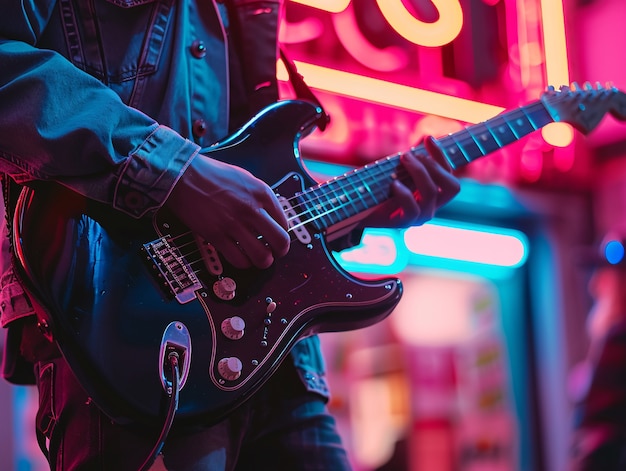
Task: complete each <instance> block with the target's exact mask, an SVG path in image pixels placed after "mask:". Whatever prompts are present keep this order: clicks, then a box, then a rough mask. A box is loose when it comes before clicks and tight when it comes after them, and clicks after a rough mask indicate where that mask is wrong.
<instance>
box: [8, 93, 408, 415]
mask: <svg viewBox="0 0 626 471" xmlns="http://www.w3.org/2000/svg"><path fill="white" fill-rule="evenodd" d="M319 111H320V110H319V109H318V108H316V107H315V106H313V105H311V104H308V103H305V102H300V101H286V102H281V103H278V104H276V105H275V106H272V107H270V108H267V109H266V110H264V111H263V112H262V113H261V114H260V115H258V116H257V117H256V118H254V119H253V120H252V121H251V122H250V123H248V125H246V126H245V127H244V128H243V129H242V130H241V131H239V132H238V133H237V134H235V135H233V136H231V137H230V138H229V139H228V140H226V141H224V142H222V143H220V144H218V145H216V146H215V147H211V148H209V149H205V153H206V154H208V155H210V156H211V157H213V158H217V159H220V160H223V161H226V162H229V163H234V164H237V165H240V166H243V167H245V168H246V169H248V170H249V171H250V172H252V173H253V174H254V175H256V176H257V177H259V178H261V179H263V180H264V181H266V182H268V183H269V184H271V185H272V186H273V188H274V189H275V191H276V193H277V194H278V195H279V196H281V197H284V198H285V199H286V200H291V199H293V197H294V196H295V195H297V194H298V193H300V192H302V191H303V190H304V189H306V188H308V187H310V186H312V185H315V184H316V182H314V181H313V180H312V179H311V178H310V176H308V175H307V173H306V171H305V170H304V168H303V167H302V165H301V161H300V156H299V140H300V138H301V137H302V135H304V134H305V133H308V131H309V130H310V129H311V127H312V126H313V123H314V122H315V120H316V119H317V118H318V117H319ZM285 204H287V205H288V204H289V203H285ZM286 211H287V212H289V211H290V209H289V207H288V206H287V207H286ZM14 227H15V232H16V234H15V249H16V255H17V258H18V260H19V262H20V265H21V267H20V268H21V274H22V278H23V279H24V281H25V283H27V284H28V285H29V286H30V287H31V289H32V290H33V291H34V293H35V294H36V297H37V299H38V300H39V302H40V303H41V304H42V305H43V306H45V307H46V310H47V312H48V315H49V318H50V319H49V321H50V323H51V326H52V331H53V334H54V337H55V339H56V341H57V342H58V344H59V346H60V349H61V351H62V353H63V355H64V356H65V358H66V359H67V360H68V362H69V364H70V365H71V367H72V369H73V371H74V372H75V374H76V376H77V378H78V379H79V381H80V382H81V383H82V384H83V385H84V387H85V388H86V390H87V391H88V393H89V394H90V395H91V396H92V397H93V399H94V400H95V401H96V403H97V404H98V405H99V406H100V407H101V408H102V409H103V410H104V411H105V412H106V413H107V414H108V415H109V416H110V417H111V418H113V419H115V420H117V421H119V422H124V423H142V424H148V425H151V424H153V423H160V421H161V420H162V419H161V416H160V414H161V413H162V407H163V403H164V397H165V396H164V394H165V393H164V387H163V376H162V372H161V370H162V365H163V344H164V341H165V340H167V338H169V337H168V336H169V335H170V333H171V329H174V330H175V331H176V330H177V329H178V330H180V331H183V332H184V331H186V332H188V335H189V338H190V339H191V340H190V341H191V345H190V350H191V351H190V352H187V353H186V355H187V356H186V357H185V358H184V362H185V366H187V367H188V370H187V372H186V373H185V375H186V382H185V384H184V387H183V389H182V390H181V392H180V403H179V409H178V413H177V418H176V423H177V424H183V425H184V424H194V423H197V422H200V421H201V422H203V423H214V422H217V421H218V420H220V419H221V418H223V417H224V416H225V415H226V414H227V413H228V412H230V411H232V410H233V409H234V408H236V407H237V406H239V405H240V404H241V403H242V402H243V401H245V400H246V399H247V398H249V397H250V396H251V395H252V394H254V392H256V391H257V390H258V389H259V388H260V387H261V385H262V384H263V383H264V382H265V381H266V380H267V379H269V377H270V376H271V375H272V374H273V373H274V371H275V370H276V368H277V367H278V365H279V364H280V363H281V361H282V360H283V359H284V358H285V357H286V356H287V354H288V353H289V351H290V349H291V347H292V346H293V345H294V344H295V343H296V342H297V341H298V340H299V339H301V338H303V337H305V336H308V335H312V334H314V333H318V332H325V331H341V330H351V329H357V328H361V327H365V326H367V325H370V324H373V323H375V322H378V321H380V320H381V319H383V318H384V317H386V316H387V315H388V314H389V313H390V312H391V311H392V310H393V308H394V307H395V306H396V305H397V303H398V301H399V300H400V297H401V293H402V288H401V284H400V282H399V280H397V279H382V280H376V281H364V280H360V279H358V278H356V277H354V276H352V275H350V274H348V273H347V272H345V271H344V270H343V269H342V268H341V267H340V266H338V265H337V263H336V261H335V260H334V258H333V256H332V254H331V253H330V251H329V249H328V248H327V246H326V243H325V239H324V231H323V230H322V229H320V228H319V227H318V226H317V225H316V224H315V223H314V222H306V223H305V224H303V225H302V229H300V230H294V231H292V243H291V249H290V252H289V253H288V255H287V256H285V257H283V258H281V259H279V260H276V261H275V263H274V264H273V265H272V266H271V267H270V268H269V269H267V270H258V269H250V270H237V269H235V268H233V267H232V266H230V265H228V264H227V263H226V262H225V261H224V260H221V259H219V255H218V254H217V255H216V254H215V253H213V252H211V251H210V249H208V248H207V247H204V245H203V244H202V242H198V241H197V240H195V238H194V236H193V234H189V233H188V231H186V229H185V228H184V227H182V226H181V225H180V223H178V222H177V221H176V220H175V219H174V218H173V217H171V216H170V215H169V214H167V213H166V212H165V211H160V212H158V213H157V215H156V216H155V217H154V218H152V219H150V220H135V219H132V218H130V217H126V216H124V215H122V214H121V213H119V212H116V211H113V210H110V209H105V208H103V207H100V206H99V205H98V204H95V203H93V202H91V201H88V200H86V199H85V198H83V197H82V196H80V195H77V194H75V193H73V192H71V191H69V190H67V189H65V188H62V187H60V186H58V185H56V184H42V185H40V186H38V187H34V188H26V189H24V190H23V191H22V194H21V195H20V200H19V202H18V208H17V210H16V215H15V226H14ZM153 241H157V242H156V243H155V244H153ZM163 244H165V245H166V246H167V245H168V244H172V246H174V248H171V247H169V246H168V248H167V250H168V252H167V253H166V254H165V256H164V257H163V259H162V260H161V259H159V258H158V254H159V253H160V252H159V250H160V249H159V248H158V247H160V246H161V245H163ZM155 253H157V255H155ZM216 258H217V261H215V260H216ZM168 259H174V261H173V262H170V261H168ZM160 261H163V263H165V264H166V267H165V269H164V268H163V263H160ZM170 263H171V264H170ZM189 267H191V274H190V273H187V274H184V276H182V281H181V280H180V279H179V278H181V277H180V273H179V270H180V269H182V270H183V272H184V269H185V268H189ZM194 276H195V277H197V279H194ZM168 277H173V278H175V282H174V283H173V284H172V282H171V280H168ZM188 278H191V279H188ZM224 280H227V281H229V282H230V281H233V282H234V283H236V289H232V286H231V285H228V283H227V285H228V286H227V288H228V289H226V291H224V289H222V288H223V287H221V285H220V283H221V282H223V281H224ZM179 282H180V285H179V284H177V283H179ZM233 318H238V320H239V319H242V320H243V321H244V322H245V329H243V335H241V336H240V337H241V338H231V336H229V335H225V333H224V327H223V324H224V323H225V322H226V323H228V322H229V319H233ZM172 326H173V327H172ZM229 332H230V331H229ZM174 333H175V334H176V332H174ZM237 333H238V334H241V333H242V332H237ZM174 337H176V335H174ZM230 358H236V359H237V360H238V361H239V362H240V363H239V364H240V371H231V370H232V368H231V370H228V371H226V374H224V371H223V369H222V367H221V366H220V360H224V361H226V359H230ZM235 365H237V361H235ZM222 366H223V365H222Z"/></svg>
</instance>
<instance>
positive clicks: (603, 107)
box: [541, 82, 626, 134]
mask: <svg viewBox="0 0 626 471" xmlns="http://www.w3.org/2000/svg"><path fill="white" fill-rule="evenodd" d="M541 101H542V102H543V104H544V106H545V107H546V109H547V110H548V113H550V116H552V118H553V119H554V120H555V121H560V122H566V123H569V124H571V125H572V126H574V127H575V128H576V129H577V130H579V131H580V132H582V133H584V134H587V133H589V132H590V131H591V130H593V129H594V128H595V127H596V126H597V125H598V124H599V123H600V121H602V118H604V116H605V115H606V114H607V113H610V114H611V115H613V116H614V117H615V118H617V119H619V120H621V121H624V120H626V94H624V92H622V91H620V90H618V89H617V88H616V87H613V86H606V87H605V86H602V85H601V84H599V83H598V84H596V85H595V86H593V85H591V84H590V83H589V82H586V83H585V84H584V85H583V86H582V87H581V86H580V85H579V84H577V83H575V82H574V83H573V84H572V85H571V86H569V87H568V86H566V85H564V86H562V87H560V89H559V90H556V89H555V88H554V87H552V86H551V87H548V90H547V91H546V92H544V93H543V94H542V96H541Z"/></svg>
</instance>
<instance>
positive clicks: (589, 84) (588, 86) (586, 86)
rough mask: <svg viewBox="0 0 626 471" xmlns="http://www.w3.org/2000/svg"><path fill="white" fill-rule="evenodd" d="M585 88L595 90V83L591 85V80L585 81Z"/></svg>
mask: <svg viewBox="0 0 626 471" xmlns="http://www.w3.org/2000/svg"><path fill="white" fill-rule="evenodd" d="M583 88H584V89H585V90H594V88H593V85H591V82H585V83H584V84H583Z"/></svg>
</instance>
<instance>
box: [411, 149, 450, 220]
mask: <svg viewBox="0 0 626 471" xmlns="http://www.w3.org/2000/svg"><path fill="white" fill-rule="evenodd" d="M400 159H401V162H402V164H403V165H404V168H405V169H406V171H407V172H408V173H409V175H410V177H411V179H412V180H413V185H414V186H415V188H416V189H417V190H418V191H417V193H416V196H417V198H419V200H420V201H419V203H420V207H421V209H422V212H424V209H425V208H426V207H428V206H431V205H432V206H435V205H436V203H437V197H438V193H439V185H438V184H437V183H436V182H435V180H434V179H433V173H437V172H445V170H444V169H443V168H442V167H441V166H440V165H438V164H437V163H436V162H435V161H433V160H432V159H430V158H429V157H428V156H427V155H423V154H411V153H406V154H402V155H401V157H400ZM440 178H442V177H440ZM428 212H430V211H428Z"/></svg>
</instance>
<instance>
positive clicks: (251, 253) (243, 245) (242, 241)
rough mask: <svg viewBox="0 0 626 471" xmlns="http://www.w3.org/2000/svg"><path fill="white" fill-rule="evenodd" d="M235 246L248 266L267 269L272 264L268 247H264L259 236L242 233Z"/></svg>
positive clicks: (272, 260) (252, 233)
mask: <svg viewBox="0 0 626 471" xmlns="http://www.w3.org/2000/svg"><path fill="white" fill-rule="evenodd" d="M237 237H238V240H237V242H236V245H237V247H238V249H239V251H240V253H241V254H242V255H243V256H244V257H245V258H246V260H247V263H248V266H250V265H251V266H254V267H257V268H262V269H264V268H268V267H269V266H271V265H272V263H274V255H273V254H272V250H271V248H270V247H269V245H266V244H265V243H264V242H263V240H262V238H261V239H259V234H258V233H256V232H253V231H248V230H246V231H242V233H241V234H239V235H238V236H237Z"/></svg>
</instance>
